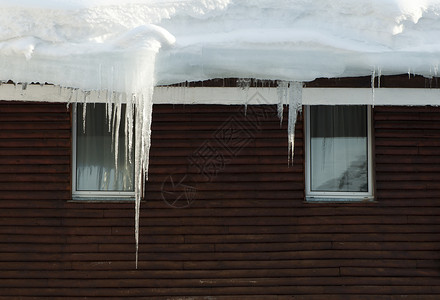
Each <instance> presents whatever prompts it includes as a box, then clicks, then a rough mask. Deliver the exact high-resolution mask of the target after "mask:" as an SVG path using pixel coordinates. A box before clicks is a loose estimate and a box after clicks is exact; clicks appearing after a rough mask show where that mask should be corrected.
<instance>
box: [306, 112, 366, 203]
mask: <svg viewBox="0 0 440 300" xmlns="http://www.w3.org/2000/svg"><path fill="white" fill-rule="evenodd" d="M306 113H307V115H306V122H307V123H306V199H307V200H308V201H352V200H354V201H356V200H357V201H360V200H367V199H373V179H372V154H371V121H370V115H371V109H370V107H368V106H359V105H349V106H345V105H337V106H329V105H316V106H309V107H307V109H306Z"/></svg>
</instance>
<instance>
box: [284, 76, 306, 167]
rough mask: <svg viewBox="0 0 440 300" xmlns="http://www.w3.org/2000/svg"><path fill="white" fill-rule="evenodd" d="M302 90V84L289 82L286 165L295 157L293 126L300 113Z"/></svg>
mask: <svg viewBox="0 0 440 300" xmlns="http://www.w3.org/2000/svg"><path fill="white" fill-rule="evenodd" d="M302 88H303V83H302V82H298V81H291V82H290V88H289V121H288V125H287V135H288V143H289V152H288V153H289V157H288V163H289V164H291V163H293V157H294V155H295V124H296V119H297V115H298V112H301V111H302Z"/></svg>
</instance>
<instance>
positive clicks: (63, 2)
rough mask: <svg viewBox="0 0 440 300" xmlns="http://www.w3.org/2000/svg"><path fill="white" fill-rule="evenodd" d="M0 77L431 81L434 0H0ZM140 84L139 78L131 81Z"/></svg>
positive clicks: (92, 83) (93, 83) (435, 60)
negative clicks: (400, 77) (406, 77)
mask: <svg viewBox="0 0 440 300" xmlns="http://www.w3.org/2000/svg"><path fill="white" fill-rule="evenodd" d="M0 5H1V6H2V10H1V11H0V27H1V29H2V30H1V31H0V80H9V79H11V80H13V81H16V82H51V83H55V84H59V85H62V86H67V87H77V88H81V89H84V90H97V89H110V90H115V91H121V92H124V91H135V90H137V89H140V86H142V85H143V80H142V79H139V78H145V77H153V78H154V80H153V83H154V84H171V83H177V82H183V81H196V80H204V79H210V78H225V77H238V78H240V77H241V78H259V79H281V80H295V81H310V80H313V79H315V78H318V77H341V76H360V75H371V73H372V72H373V71H376V74H377V73H379V72H380V73H381V74H383V75H390V74H401V73H407V72H411V73H414V74H420V75H424V76H435V75H437V70H438V65H439V60H440V38H439V37H440V1H439V0H418V1H413V0H359V1H351V0H338V1H327V0H294V1H292V0H265V1H263V0H241V1H240V0H235V1H234V0H167V1H163V0H162V1H160V0H137V1H136V0H133V1H130V0H128V1H116V0H58V1H57V0H44V1H38V2H35V1H31V0H14V1H10V0H0ZM139 80H140V81H139Z"/></svg>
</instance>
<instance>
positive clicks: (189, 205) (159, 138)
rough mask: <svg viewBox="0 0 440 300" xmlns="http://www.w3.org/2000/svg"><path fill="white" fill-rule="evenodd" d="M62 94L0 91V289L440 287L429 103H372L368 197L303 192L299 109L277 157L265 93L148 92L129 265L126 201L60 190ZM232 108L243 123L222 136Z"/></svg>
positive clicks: (372, 295) (362, 292)
mask: <svg viewBox="0 0 440 300" xmlns="http://www.w3.org/2000/svg"><path fill="white" fill-rule="evenodd" d="M381 85H382V86H383V87H403V88H405V87H413V88H438V86H437V83H436V82H435V80H434V81H433V80H428V79H425V78H420V77H416V78H411V79H407V77H404V76H397V77H384V78H382V82H381ZM307 86H314V87H323V86H327V87H329V86H330V87H332V86H334V87H370V78H355V79H335V80H316V81H314V82H311V83H308V84H307ZM71 108H72V107H71V106H70V107H69V108H66V104H62V103H61V104H56V103H37V102H29V103H23V102H13V101H0V299H121V298H129V299H131V298H132V299H135V298H136V299H327V300H332V299H378V300H381V299H438V298H439V297H440V251H439V250H440V235H439V233H440V217H439V216H440V147H439V145H440V108H439V107H434V106H411V107H410V106H375V107H374V108H372V132H373V146H372V147H373V148H372V149H373V156H374V161H373V170H374V177H375V191H374V200H371V201H355V202H351V203H346V202H343V203H338V202H336V203H335V202H328V203H322V202H308V201H306V200H305V176H304V172H305V150H304V144H305V143H304V137H305V135H304V123H303V121H304V118H303V115H299V117H298V120H297V124H296V130H295V131H296V135H295V157H294V159H293V162H292V164H291V165H289V164H288V163H287V157H288V153H287V151H288V150H287V149H288V147H287V146H288V145H287V129H286V127H287V124H286V121H284V122H283V123H282V125H281V126H280V121H279V119H278V117H277V116H276V107H275V106H266V107H263V108H262V109H263V110H260V108H261V107H260V108H258V107H248V108H247V113H246V115H245V114H244V112H243V109H244V107H243V106H234V105H233V106H225V105H155V106H154V110H153V122H152V149H151V160H150V171H149V174H150V175H149V181H148V182H147V183H146V186H145V195H144V198H145V199H144V201H143V202H142V205H141V222H140V224H141V228H140V234H141V237H140V245H139V267H138V269H135V243H134V204H133V202H130V201H128V202H127V201H126V202H121V201H107V202H106V201H103V202H102V201H101V202H92V201H72V175H71V174H72V111H71ZM262 111H263V112H264V113H263V114H261V112H262ZM231 122H235V124H240V126H241V127H240V129H243V130H244V131H245V132H246V133H247V135H246V134H244V135H243V134H242V133H239V134H241V135H239V137H240V138H239V140H238V142H237V140H235V142H234V143H233V145H232V144H229V145H226V146H227V147H225V145H224V144H223V145H221V144H219V141H220V140H219V133H220V134H221V132H220V131H221V130H222V129H228V128H229V127H228V126H229V125H230V124H232V123H231ZM219 130H220V131H219ZM206 145H209V147H207V146H206ZM209 149H210V151H216V153H218V154H220V157H221V159H220V160H219V159H217V160H216V161H215V162H210V164H209V165H208V162H206V159H205V158H206V157H205V158H204V159H205V160H204V161H203V162H200V161H198V160H197V159H200V158H201V157H202V158H203V157H204V156H203V155H202V156H199V154H200V153H201V152H203V151H208V150H209ZM212 149H214V150H212ZM204 153H205V154H206V152H204ZM208 156H209V155H208ZM210 157H211V158H212V156H210ZM211 163H212V164H211ZM185 176H187V177H185ZM170 178H172V180H173V181H174V182H182V183H184V186H178V185H177V186H174V190H173V187H170V185H169V183H170ZM164 191H167V192H175V193H183V195H184V197H183V198H179V197H178V196H176V195H177V194H176V195H174V196H173V194H172V193H168V194H167V195H168V196H170V195H171V196H170V197H171V198H169V197H168V196H167V195H165V196H164ZM179 195H180V194H179ZM173 197H174V198H173ZM170 199H171V200H170ZM168 200H170V201H168ZM176 207H177V208H176Z"/></svg>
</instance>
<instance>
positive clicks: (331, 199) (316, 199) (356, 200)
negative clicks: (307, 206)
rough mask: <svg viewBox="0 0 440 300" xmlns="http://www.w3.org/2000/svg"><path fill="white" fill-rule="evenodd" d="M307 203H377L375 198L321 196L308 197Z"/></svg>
mask: <svg viewBox="0 0 440 300" xmlns="http://www.w3.org/2000/svg"><path fill="white" fill-rule="evenodd" d="M305 200H306V202H307V203H359V202H375V201H376V200H375V198H374V197H373V196H367V197H320V196H308V197H306V199H305Z"/></svg>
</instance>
